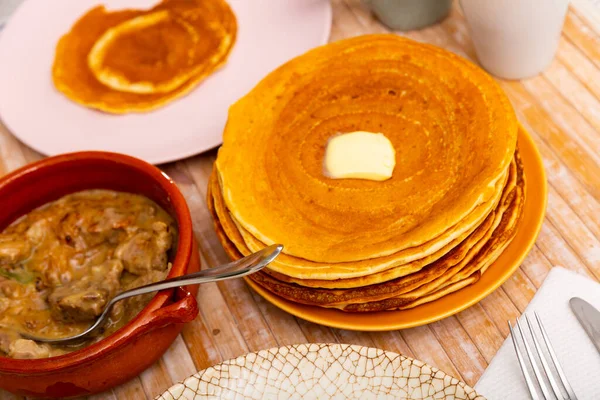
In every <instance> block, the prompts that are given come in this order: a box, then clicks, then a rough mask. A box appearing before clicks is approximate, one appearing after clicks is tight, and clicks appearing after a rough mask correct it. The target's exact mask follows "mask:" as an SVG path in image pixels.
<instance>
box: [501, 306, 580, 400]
mask: <svg viewBox="0 0 600 400" xmlns="http://www.w3.org/2000/svg"><path fill="white" fill-rule="evenodd" d="M534 314H535V320H536V322H537V330H538V331H539V332H540V334H538V336H536V332H535V330H534V329H533V326H532V324H531V321H530V320H529V317H528V316H527V315H525V321H526V322H527V328H528V329H527V330H528V331H529V337H530V339H528V338H527V337H526V336H525V333H524V332H523V331H524V329H522V328H521V323H520V322H519V320H517V326H516V327H517V329H516V330H515V329H513V326H512V325H511V323H510V321H508V327H509V328H510V335H511V337H512V341H513V344H514V346H515V351H516V353H517V359H518V360H519V365H520V366H521V372H523V376H524V377H525V382H526V383H527V387H528V389H529V392H530V393H531V398H532V399H533V400H539V399H545V400H550V399H566V400H576V399H577V396H575V393H574V392H573V388H572V387H571V385H570V384H569V381H568V380H567V377H566V376H565V373H564V371H563V369H562V367H561V365H560V363H559V362H558V359H557V358H556V353H555V352H554V348H553V347H552V344H551V343H550V339H549V338H548V334H547V333H546V329H544V325H543V324H542V320H541V319H540V316H539V315H538V314H537V313H534ZM539 336H541V337H542V339H543V341H544V344H545V348H546V350H547V352H548V355H549V357H548V356H546V354H545V353H544V351H543V350H542V347H541V345H540V341H539V340H538V337H539ZM517 337H519V338H520V339H518V338H517ZM519 340H520V341H521V342H522V343H523V346H524V347H525V354H526V356H527V360H528V361H529V365H531V369H532V370H533V375H534V376H535V380H536V382H537V385H536V384H535V383H534V381H533V379H532V378H531V375H530V373H529V368H528V366H527V362H526V361H525V359H524V358H523V353H522V352H521V349H520V348H519V345H518V341H519ZM530 341H531V342H533V350H532V348H531V346H530V345H529V342H530ZM548 358H549V360H548ZM549 362H550V363H551V364H552V366H553V367H554V369H555V371H556V373H554V371H552V369H551V368H550V365H549ZM542 371H543V372H542ZM556 375H558V381H560V383H561V384H562V386H563V388H564V389H565V391H566V394H567V396H565V395H564V394H563V391H562V390H561V388H560V385H559V383H558V381H557V378H556ZM547 382H549V383H550V388H548V385H547V384H546V383H547ZM538 388H539V389H541V392H542V396H541V397H540V396H539V392H538ZM550 390H551V391H552V393H553V394H554V395H552V394H551V392H550Z"/></svg>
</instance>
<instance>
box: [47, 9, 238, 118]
mask: <svg viewBox="0 0 600 400" xmlns="http://www.w3.org/2000/svg"><path fill="white" fill-rule="evenodd" d="M236 33H237V23H236V18H235V15H234V14H233V12H232V10H231V8H229V6H228V5H227V3H226V2H225V1H224V0H163V1H162V2H161V3H159V4H157V5H156V6H155V7H153V8H152V9H150V10H119V11H110V12H109V11H107V10H106V9H105V8H104V6H98V7H96V8H94V9H92V10H90V11H89V12H87V13H86V14H85V15H84V16H82V17H81V18H80V19H79V20H78V21H77V22H76V23H75V25H74V26H73V27H72V28H71V31H70V32H68V33H67V34H66V35H64V36H63V37H62V38H61V39H60V41H59V42H58V45H57V47H56V55H55V59H54V65H53V69H52V77H53V80H54V85H55V86H56V88H57V89H58V90H59V91H61V92H62V93H63V94H64V95H65V96H67V97H68V98H70V99H71V100H73V101H75V102H77V103H80V104H82V105H85V106H87V107H91V108H96V109H99V110H102V111H105V112H110V113H116V114H122V113H128V112H143V111H150V110H153V109H156V108H158V107H161V106H163V105H165V104H167V103H169V102H170V101H173V100H175V99H176V98H179V97H181V96H183V95H185V94H186V93H188V92H189V91H191V90H192V89H193V88H194V87H196V86H197V85H198V84H199V83H200V82H201V81H202V80H203V79H204V78H205V77H207V76H208V75H209V74H210V73H212V72H213V71H214V70H215V69H217V68H218V67H219V66H220V65H222V64H223V63H224V62H225V61H226V59H227V56H228V54H229V52H230V50H231V48H232V46H233V44H234V42H235V39H236Z"/></svg>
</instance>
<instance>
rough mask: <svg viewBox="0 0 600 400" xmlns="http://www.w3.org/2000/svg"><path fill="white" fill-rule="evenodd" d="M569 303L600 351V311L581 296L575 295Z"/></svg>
mask: <svg viewBox="0 0 600 400" xmlns="http://www.w3.org/2000/svg"><path fill="white" fill-rule="evenodd" d="M569 304H570V305H571V310H573V313H574V314H575V316H576V317H577V319H578V320H579V323H580V324H581V326H583V329H584V330H585V332H586V333H587V334H588V336H589V337H590V339H591V340H592V342H593V343H594V346H596V349H598V352H599V353H600V311H598V310H597V309H596V308H594V306H592V305H591V304H590V303H588V302H587V301H585V300H583V299H580V298H579V297H573V298H572V299H571V300H570V301H569Z"/></svg>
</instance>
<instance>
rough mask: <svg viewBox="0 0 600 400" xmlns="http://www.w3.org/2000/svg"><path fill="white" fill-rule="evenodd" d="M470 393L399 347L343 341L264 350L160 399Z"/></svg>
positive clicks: (478, 399)
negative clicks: (386, 348)
mask: <svg viewBox="0 0 600 400" xmlns="http://www.w3.org/2000/svg"><path fill="white" fill-rule="evenodd" d="M201 398H202V399H204V398H219V399H263V398H280V399H282V398H285V399H303V398H318V399H348V398H354V399H358V398H360V399H361V400H367V399H410V400H412V399H447V400H452V399H457V400H458V399H465V400H467V399H469V400H474V399H476V400H485V399H484V398H483V397H482V396H480V395H478V394H477V393H476V392H475V390H474V389H472V388H471V387H469V386H467V385H466V384H465V383H463V382H461V381H459V380H458V379H456V378H453V377H451V376H448V375H446V374H445V373H444V372H442V371H440V370H439V369H437V368H433V367H430V366H429V365H427V364H425V363H423V362H421V361H418V360H413V359H410V358H407V357H404V356H401V355H399V354H396V353H391V352H386V351H383V350H379V349H374V348H368V347H361V346H352V345H342V344H300V345H294V346H286V347H281V348H278V349H277V348H274V349H270V350H261V351H259V352H257V353H250V354H247V355H245V356H241V357H238V358H236V359H233V360H229V361H225V362H223V363H221V364H218V365H215V366H214V367H211V368H208V369H205V370H204V371H200V372H198V373H197V374H195V375H192V376H191V377H189V378H187V379H186V380H185V381H183V382H182V383H178V384H177V385H175V386H173V387H171V388H170V389H169V390H167V391H166V392H165V393H163V394H162V395H161V396H159V397H158V398H157V399H159V400H174V399H186V400H187V399H201Z"/></svg>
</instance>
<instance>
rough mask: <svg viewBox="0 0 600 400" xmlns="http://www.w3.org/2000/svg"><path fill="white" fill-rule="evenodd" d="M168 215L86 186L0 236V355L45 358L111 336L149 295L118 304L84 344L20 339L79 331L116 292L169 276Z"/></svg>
mask: <svg viewBox="0 0 600 400" xmlns="http://www.w3.org/2000/svg"><path fill="white" fill-rule="evenodd" d="M176 243H177V227H176V225H175V222H174V220H173V219H172V218H171V217H170V216H169V215H168V214H167V213H166V212H165V211H164V210H163V209H162V208H160V207H159V206H158V205H157V204H156V203H154V202H153V201H151V200H150V199H148V198H146V197H143V196H139V195H134V194H130V193H121V192H114V191H108V190H87V191H83V192H78V193H74V194H71V195H67V196H65V197H62V198H61V199H59V200H57V201H54V202H52V203H49V204H46V205H44V206H42V207H40V208H38V209H36V210H33V211H32V212H30V213H29V214H27V215H26V216H24V217H21V218H20V219H18V220H17V221H15V222H13V223H12V224H11V225H10V226H9V227H7V228H6V229H5V230H4V231H3V232H2V233H0V356H5V357H12V358H44V357H52V356H57V355H61V354H64V353H67V352H70V351H74V350H78V349H80V348H82V347H85V346H87V345H89V344H91V343H93V342H95V341H98V340H100V339H102V338H103V337H105V336H108V335H109V334H111V333H113V332H114V331H116V330H117V329H119V328H120V327H121V326H123V325H124V324H125V323H127V322H128V321H129V320H130V319H131V318H133V317H134V316H135V315H136V314H137V313H139V311H141V309H142V308H143V307H144V306H145V305H146V304H147V303H148V301H149V300H150V299H151V298H152V296H151V295H150V296H142V297H141V298H132V299H128V300H124V301H122V302H119V303H117V305H116V306H115V307H114V308H113V310H112V311H111V313H110V318H109V322H108V323H107V324H106V326H105V328H104V331H103V332H102V333H101V334H100V335H98V336H97V337H94V338H92V339H90V340H89V341H87V342H86V343H82V344H78V345H72V346H66V345H65V346H54V345H48V344H41V343H36V342H34V341H32V340H28V339H24V338H23V337H22V336H21V333H30V334H33V335H36V336H43V337H49V338H53V337H63V336H71V335H74V334H77V333H79V332H82V331H83V330H85V329H86V328H87V327H88V326H89V325H90V324H91V323H92V322H93V321H94V319H96V318H97V317H98V316H99V315H100V314H101V313H102V311H103V310H104V308H105V307H106V305H107V304H108V302H109V301H110V300H111V299H112V298H113V297H114V296H115V295H117V294H118V293H120V292H122V291H124V290H127V289H131V288H134V287H138V286H142V285H144V284H148V283H152V282H156V281H159V280H162V279H165V277H166V276H167V274H168V271H169V269H170V266H171V264H170V263H169V258H170V256H172V254H171V253H172V252H173V249H174V248H175V247H176Z"/></svg>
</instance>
